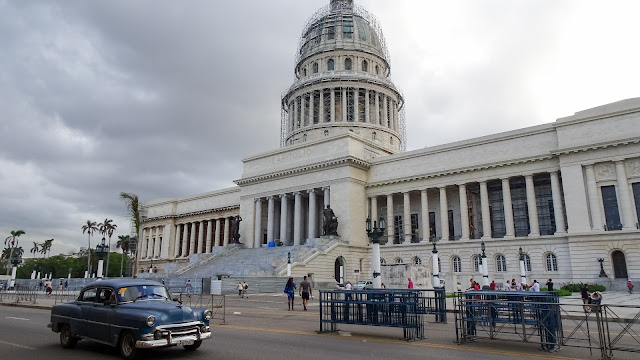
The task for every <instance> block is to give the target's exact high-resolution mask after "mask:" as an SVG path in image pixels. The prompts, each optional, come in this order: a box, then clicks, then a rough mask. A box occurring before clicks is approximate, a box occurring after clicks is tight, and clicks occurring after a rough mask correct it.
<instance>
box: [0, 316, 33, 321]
mask: <svg viewBox="0 0 640 360" xmlns="http://www.w3.org/2000/svg"><path fill="white" fill-rule="evenodd" d="M6 318H7V319H15V320H26V321H29V320H31V319H26V318H19V317H13V316H7V317H6Z"/></svg>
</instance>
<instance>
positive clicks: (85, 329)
mask: <svg viewBox="0 0 640 360" xmlns="http://www.w3.org/2000/svg"><path fill="white" fill-rule="evenodd" d="M97 293H98V288H97V287H88V288H85V289H84V290H82V293H81V294H80V296H78V301H77V304H78V306H79V307H80V312H81V320H80V321H79V323H80V326H79V329H78V334H79V335H80V336H87V337H91V335H90V334H89V331H90V330H91V328H92V327H93V324H92V323H91V321H92V315H91V313H92V312H93V304H94V303H95V301H96V295H97ZM71 327H72V328H73V326H71Z"/></svg>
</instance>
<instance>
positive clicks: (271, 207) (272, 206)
mask: <svg viewBox="0 0 640 360" xmlns="http://www.w3.org/2000/svg"><path fill="white" fill-rule="evenodd" d="M267 200H268V207H267V209H268V210H267V243H269V242H271V241H273V227H274V224H275V214H276V200H275V199H274V198H273V196H269V197H267Z"/></svg>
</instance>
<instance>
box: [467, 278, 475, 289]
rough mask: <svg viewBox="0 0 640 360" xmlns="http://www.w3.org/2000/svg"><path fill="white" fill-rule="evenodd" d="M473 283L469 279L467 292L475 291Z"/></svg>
mask: <svg viewBox="0 0 640 360" xmlns="http://www.w3.org/2000/svg"><path fill="white" fill-rule="evenodd" d="M474 284H475V281H473V279H469V287H468V288H467V290H475V286H474Z"/></svg>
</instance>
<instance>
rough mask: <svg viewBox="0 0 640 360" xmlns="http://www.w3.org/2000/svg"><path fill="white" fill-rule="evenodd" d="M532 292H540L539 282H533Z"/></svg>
mask: <svg viewBox="0 0 640 360" xmlns="http://www.w3.org/2000/svg"><path fill="white" fill-rule="evenodd" d="M531 291H533V292H540V283H538V280H533V284H531Z"/></svg>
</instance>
